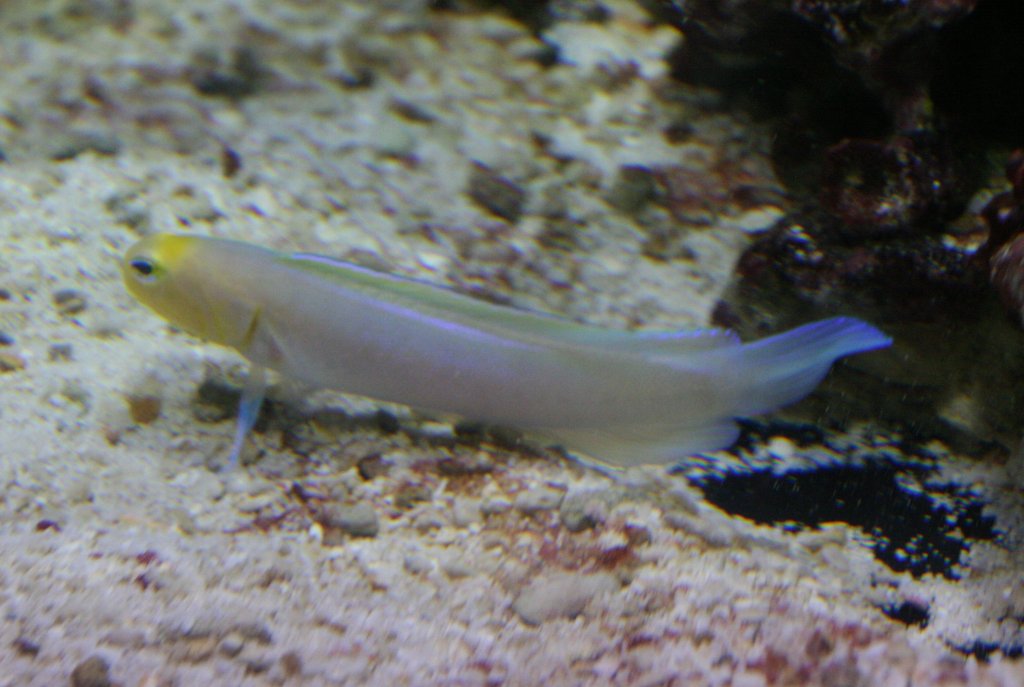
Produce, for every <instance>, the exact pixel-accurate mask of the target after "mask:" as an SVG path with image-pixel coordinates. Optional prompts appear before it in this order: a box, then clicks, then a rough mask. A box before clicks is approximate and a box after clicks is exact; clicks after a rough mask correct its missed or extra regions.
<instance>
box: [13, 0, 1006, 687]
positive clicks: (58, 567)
mask: <svg viewBox="0 0 1024 687" xmlns="http://www.w3.org/2000/svg"><path fill="white" fill-rule="evenodd" d="M424 5H425V3H422V2H415V1H412V0H407V1H406V2H387V3H373V2H367V3H363V4H360V3H355V2H344V3H335V2H312V1H306V2H298V1H296V2H279V1H271V0H267V1H262V0H252V1H251V2H242V1H235V2H230V1H228V0H221V1H219V2H209V1H205V0H204V1H199V0H182V1H181V2H175V3H167V2H160V1H158V0H139V1H138V2H134V3H131V4H128V3H120V2H113V1H111V2H106V1H104V0H98V1H96V2H56V1H54V2H46V3H39V2H29V1H28V0H25V1H23V2H18V1H11V2H5V3H4V4H3V6H2V7H0V31H2V35H3V40H2V41H0V102H2V105H3V115H4V116H3V117H2V118H0V148H2V150H3V153H4V157H5V158H6V160H5V162H3V163H2V164H0V209H2V212H0V240H2V253H0V332H2V333H3V334H4V335H5V336H6V339H5V344H4V345H3V346H2V347H0V356H2V357H0V481H2V484H3V490H2V492H0V608H2V610H3V620H2V623H0V685H60V684H73V685H104V684H119V685H126V686H127V685H130V686H135V685H182V686H186V685H262V684H289V685H299V684H302V685H306V684H309V685H364V684H372V685H539V684H546V685H577V684H579V685H647V686H652V687H653V686H655V685H676V686H681V685H723V686H724V685H732V686H734V687H758V686H760V685H795V684H801V685H804V684H806V685H834V686H839V685H844V686H853V685H864V686H868V685H870V686H872V687H874V686H878V687H883V686H890V685H891V686H893V687H896V686H904V685H908V684H912V685H914V686H915V687H917V686H922V685H1017V684H1021V683H1024V666H1022V665H1020V664H1019V663H1017V662H1016V661H1014V660H1013V659H1008V658H1006V657H1005V656H1004V654H1003V652H1001V651H999V650H998V649H999V648H1000V647H1002V648H1004V649H1006V650H1007V651H1008V652H1009V653H1011V654H1012V653H1014V652H1013V649H1012V648H1013V647H1015V646H1020V644H1021V637H1020V629H1019V622H1020V618H1021V617H1024V588H1022V587H1021V584H1020V581H1019V573H1018V572H1017V571H1019V570H1020V566H1021V564H1022V562H1024V561H1022V560H1021V556H1020V554H1019V552H1020V551H1021V548H1022V547H1021V535H1020V533H1019V532H1020V531H1022V530H1021V524H1022V523H1021V522H1020V512H1021V511H1020V495H1019V490H1018V489H1017V487H1016V484H1019V479H1018V478H1019V473H1020V466H1018V465H1016V463H1015V462H1012V461H1011V463H1010V464H1009V465H1005V466H987V465H984V464H978V463H975V462H968V461H964V460H962V459H960V458H958V457H957V456H955V455H951V454H949V453H948V452H947V451H946V450H945V449H944V447H942V446H939V445H933V446H929V447H928V456H929V458H928V460H929V461H931V463H930V464H931V465H932V467H934V468H935V469H936V470H937V471H936V472H934V473H932V476H931V477H929V480H930V481H931V482H942V481H943V480H945V481H955V482H956V483H957V484H958V485H961V486H962V487H963V489H964V490H970V491H971V493H972V494H974V495H976V496H977V497H978V499H979V500H980V501H982V502H984V503H985V509H986V510H985V512H986V514H987V515H990V516H995V518H996V519H995V523H996V525H995V526H996V528H997V529H998V532H999V533H1000V535H999V537H997V538H995V539H990V540H988V541H975V542H973V543H971V545H970V547H969V551H965V552H964V555H963V557H962V558H961V559H960V560H959V561H958V562H954V565H953V574H950V575H944V574H934V573H933V574H925V575H921V576H918V577H915V576H914V575H912V574H910V573H908V572H898V571H894V570H893V569H891V568H890V567H887V566H886V565H885V564H883V562H881V561H880V560H879V558H878V557H877V556H875V555H873V551H872V547H871V541H870V538H869V536H868V535H867V534H865V533H864V532H862V531H861V530H860V529H857V528H854V527H850V526H847V525H844V524H833V525H825V526H823V527H822V528H820V529H818V530H804V531H801V532H798V533H791V532H786V531H785V530H784V528H778V527H769V526H761V525H755V524H753V523H752V522H751V521H749V520H744V519H742V518H738V517H734V516H731V515H728V514H726V513H724V512H723V511H721V510H719V509H718V508H716V507H715V506H713V505H712V504H711V503H709V502H707V501H705V500H703V498H702V494H701V492H700V491H698V490H697V489H695V488H694V487H692V486H690V482H688V481H687V480H686V479H684V477H683V475H679V474H677V475H674V476H673V475H669V474H666V473H665V471H664V470H661V469H654V468H651V469H637V470H633V471H630V472H628V473H624V474H621V475H614V476H609V475H606V474H603V473H602V472H599V471H595V470H592V469H589V468H587V467H585V466H581V465H578V464H575V463H573V462H570V461H568V460H566V459H565V458H564V457H563V456H561V455H559V454H558V453H556V452H553V451H544V450H535V449H531V448H517V447H516V446H514V445H510V444H509V442H507V441H501V440H500V437H499V438H498V439H494V440H492V438H489V437H486V436H484V437H481V436H474V435H468V436H460V437H458V438H456V437H455V436H454V435H453V430H452V428H451V426H450V425H447V424H444V423H440V422H431V421H422V420H420V419H419V418H414V417H412V416H411V415H410V414H409V413H408V412H407V411H405V410H403V409H401V408H388V409H386V411H385V412H378V406H377V405H375V404H372V403H369V402H366V401H363V400H359V399H351V398H345V397H342V396H339V395H336V394H332V393H327V392H314V391H313V390H308V389H299V388H296V387H294V385H291V384H288V383H283V384H281V385H279V386H276V387H275V389H274V390H273V391H272V393H271V396H272V399H273V403H272V404H271V406H270V412H269V413H268V419H267V420H266V422H265V423H264V425H263V426H261V431H259V432H258V433H257V435H256V436H255V437H254V440H253V442H252V445H251V446H250V447H249V451H248V453H247V456H246V459H247V460H246V462H247V464H246V465H245V466H243V467H242V468H239V469H236V470H229V469H226V466H225V464H224V463H225V458H226V451H227V447H228V445H229V443H230V437H231V431H232V425H231V422H230V420H231V414H232V412H233V406H232V403H233V402H234V397H233V396H232V395H231V392H230V389H231V388H234V387H237V384H238V382H239V380H240V379H241V378H242V374H243V373H244V365H243V362H242V361H241V360H240V359H239V358H237V357H236V356H235V355H234V354H232V353H231V352H229V351H226V350H222V349H220V348H217V347H214V346H209V345H205V344H203V343H202V342H199V341H196V340H194V339H191V338H190V337H188V336H186V335H184V334H182V333H180V332H177V331H174V330H172V329H171V328H169V327H168V326H167V325H166V324H165V323H164V322H162V321H161V320H159V319H158V318H157V317H155V316H153V315H152V314H150V313H149V312H148V311H145V310H144V309H143V308H142V307H140V306H139V305H137V304H135V303H134V302H133V301H132V300H131V299H130V298H129V297H128V296H127V294H126V293H125V292H124V290H123V287H122V285H121V282H120V275H119V270H118V259H119V257H120V255H121V254H122V252H123V251H124V250H125V248H127V246H129V245H130V244H131V243H132V242H134V241H135V240H137V239H138V238H139V237H140V236H143V235H146V234H148V233H151V232H155V231H187V232H196V233H202V234H214V235H218V236H227V237H232V238H240V239H244V240H249V241H253V242H257V243H261V244H265V245H269V246H273V247H277V248H282V249H296V250H303V251H308V252H318V253H324V254H329V255H335V256H339V257H345V258H348V259H352V260H355V261H359V262H362V263H363V264H367V265H370V266H374V267H379V268H382V269H386V270H389V271H392V272H396V273H400V274H407V275H414V276H417V277H420V278H423V279H430V280H434V281H436V282H438V283H443V284H448V285H453V286H456V287H458V288H460V289H462V290H465V291H468V292H472V293H476V294H478V295H481V296H485V297H489V298H492V299H498V300H501V301H504V302H509V303H512V304H515V305H519V306H524V307H532V308H539V309H544V310H548V311H552V312H557V313H561V314H563V315H566V316H568V317H572V318H577V319H582V320H586V321H589V322H593V323H597V324H602V325H607V326H615V327H627V326H643V327H658V328H673V327H683V326H688V325H692V324H702V323H705V322H707V320H708V317H709V313H710V309H711V308H712V307H713V305H714V303H715V302H716V299H717V298H718V296H719V294H720V293H721V292H722V289H724V287H725V286H726V282H727V279H728V275H729V273H730V270H731V267H732V264H733V262H734V260H735V259H736V256H737V255H738V253H739V251H740V250H742V248H743V247H744V246H745V245H746V243H747V241H748V240H749V236H750V235H751V234H752V233H756V232H757V231H759V230H763V229H765V228H767V227H768V226H770V225H771V224H772V223H773V222H774V221H776V220H777V219H778V218H779V217H781V216H782V214H783V212H784V211H785V209H786V208H785V201H784V196H783V195H782V192H781V187H780V185H779V183H778V182H777V181H776V180H775V179H774V177H773V175H772V173H771V171H770V166H769V164H768V162H767V159H766V155H765V151H766V148H767V141H766V140H765V138H764V135H763V132H760V131H759V130H758V128H757V127H756V126H754V125H753V124H751V123H750V122H748V121H746V120H744V119H743V118H742V117H740V116H738V115H732V114H728V113H726V112H724V111H723V110H720V109H719V108H718V105H719V103H717V102H716V99H715V96H714V94H712V93H706V92H699V91H694V90H692V89H684V88H681V87H679V86H677V85H671V84H669V83H668V82H667V81H666V80H665V78H664V74H663V71H664V65H663V63H662V60H661V57H662V56H663V55H664V54H665V52H666V51H667V50H668V49H669V48H670V46H671V45H672V44H673V42H674V41H677V40H679V36H678V34H677V33H676V32H675V31H674V30H672V29H669V28H667V27H658V26H651V25H649V24H648V23H647V21H646V18H645V15H644V14H643V13H642V12H640V11H638V10H637V9H635V8H634V7H633V6H632V5H631V4H630V3H628V2H619V1H617V0H616V1H612V2H607V3H605V5H607V6H608V7H609V8H610V9H611V11H612V16H611V19H610V20H609V21H608V22H606V23H604V24H600V25H598V24H589V23H583V22H568V21H566V22H563V23H558V24H555V25H554V26H553V27H551V28H550V29H548V30H547V32H546V34H545V38H546V39H547V41H548V42H549V46H550V45H554V46H558V47H559V48H560V55H561V62H560V63H558V64H556V65H554V66H546V62H547V61H548V60H547V56H548V55H549V53H550V47H549V46H545V45H544V44H543V43H542V42H541V41H539V40H538V39H537V38H536V37H533V36H531V35H530V33H529V32H528V30H527V29H526V28H524V27H523V26H522V25H520V24H518V23H516V22H513V21H511V20H509V19H506V18H502V17H501V16H499V15H497V14H488V13H478V14H458V13H450V12H440V11H430V10H428V9H426V8H425V7H424ZM684 122H685V124H686V126H687V134H686V135H685V136H684V137H682V138H673V140H672V141H669V140H668V139H667V138H666V136H665V134H664V133H663V132H665V131H666V130H671V129H673V128H674V127H676V126H677V125H679V124H681V123H684ZM629 165H646V166H666V167H672V168H673V169H674V170H675V171H674V173H675V174H677V175H679V178H680V179H683V180H685V181H686V182H687V183H686V184H685V185H684V188H687V189H689V188H694V187H697V190H694V191H693V192H692V193H693V195H692V197H688V196H686V192H685V191H680V193H681V194H682V197H681V199H680V202H679V203H678V204H677V206H676V209H675V211H674V212H669V211H668V210H666V209H664V208H662V207H657V206H653V205H652V206H647V207H637V206H636V205H635V204H634V203H632V202H631V200H630V198H631V196H630V193H631V190H630V187H629V185H628V183H624V182H623V180H622V177H621V175H620V169H621V168H623V167H624V166H629ZM739 187H742V188H744V189H754V190H756V192H755V193H742V194H741V193H737V192H736V191H737V188H739ZM738 196H743V197H747V198H749V197H755V198H759V199H762V201H761V202H760V204H754V205H739V204H737V203H736V202H730V199H734V198H736V197H738ZM769 198H770V199H772V201H771V202H767V201H766V200H764V199H769ZM200 389H202V390H204V392H205V393H204V394H198V395H197V391H198V390H200ZM829 441H830V442H831V443H832V444H833V448H832V449H825V448H818V449H814V450H811V449H808V448H807V447H804V446H801V445H800V444H799V443H793V442H791V441H788V440H787V439H782V438H779V439H776V440H774V441H770V442H767V443H766V444H765V445H763V446H759V447H757V448H754V449H751V450H750V451H747V452H738V453H725V452H722V453H720V454H714V455H709V456H708V457H706V458H704V459H699V460H695V461H694V463H693V464H692V465H689V466H687V468H686V470H687V471H689V474H690V476H692V477H695V478H696V477H699V476H701V475H705V476H706V475H708V474H721V473H722V472H723V471H724V470H726V469H728V468H734V469H736V470H743V469H748V470H749V469H756V468H758V467H763V466H764V465H769V464H770V465H788V466H792V465H797V466H799V465H807V464H821V463H823V462H825V463H828V462H833V463H841V462H844V461H854V462H855V463H856V462H858V461H863V460H867V458H865V457H864V456H866V455H868V454H871V456H874V457H876V458H877V457H878V456H879V455H882V456H884V457H886V458H888V459H891V460H893V461H906V460H910V459H911V457H908V456H907V455H906V454H905V453H904V452H901V451H902V449H901V445H899V444H897V443H895V442H894V441H893V440H892V438H891V437H884V436H876V435H875V434H874V433H873V432H872V431H871V430H870V428H861V429H860V430H859V433H856V434H854V435H852V436H843V437H830V439H829ZM835 446H849V447H853V448H848V449H841V448H835ZM901 607H902V608H905V609H911V610H913V609H926V620H925V621H923V622H922V621H921V620H920V618H918V619H917V620H913V619H912V622H911V623H910V624H907V623H906V622H901V621H899V620H898V619H893V618H892V617H890V616H892V615H899V614H894V613H889V614H888V615H887V614H886V613H885V612H883V609H890V610H891V609H893V608H897V609H898V608H901ZM965 652H966V653H965ZM985 655H987V656H988V659H987V661H981V662H979V660H978V659H977V656H985ZM965 656H967V657H966V658H965Z"/></svg>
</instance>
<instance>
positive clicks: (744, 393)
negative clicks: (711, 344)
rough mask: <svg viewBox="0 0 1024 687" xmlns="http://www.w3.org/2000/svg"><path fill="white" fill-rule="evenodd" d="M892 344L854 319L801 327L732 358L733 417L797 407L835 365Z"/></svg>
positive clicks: (755, 344)
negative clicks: (733, 360) (733, 383)
mask: <svg viewBox="0 0 1024 687" xmlns="http://www.w3.org/2000/svg"><path fill="white" fill-rule="evenodd" d="M890 344H892V339H891V338H890V337H888V336H887V335H885V334H884V333H883V332H881V331H879V330H878V329H876V328H875V327H873V326H871V325H870V324H868V323H867V322H862V321H861V320H858V319H856V318H853V317H833V318H831V319H827V320H820V321H818V322H812V323H810V324H805V325H803V326H802V327H797V328H796V329H791V330H789V331H787V332H783V333H781V334H776V335H775V336H770V337H768V338H766V339H761V340H760V341H754V342H752V343H749V344H745V345H743V346H741V347H740V348H739V350H738V351H737V353H739V355H738V356H737V361H736V362H737V364H736V366H735V367H734V368H733V369H734V372H735V373H736V377H735V379H736V382H735V383H736V390H737V393H736V396H735V400H736V406H735V414H736V415H756V414H759V413H766V412H769V411H772V410H775V409H776V408H781V407H782V406H785V405H788V404H790V403H794V402H796V401H799V400H800V399H801V398H803V397H804V396H806V395H808V394H809V393H811V391H813V390H814V388H815V387H816V386H817V385H818V383H819V382H821V380H822V379H823V378H824V377H825V375H826V374H828V371H829V368H831V367H832V363H834V362H835V361H836V360H837V359H839V358H842V357H843V356H847V355H851V354H853V353H863V352H866V351H873V350H875V349H879V348H885V347H887V346H889V345H890Z"/></svg>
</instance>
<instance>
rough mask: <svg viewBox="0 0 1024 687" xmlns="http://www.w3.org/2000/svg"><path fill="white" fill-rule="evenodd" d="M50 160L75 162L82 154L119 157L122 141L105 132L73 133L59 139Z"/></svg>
mask: <svg viewBox="0 0 1024 687" xmlns="http://www.w3.org/2000/svg"><path fill="white" fill-rule="evenodd" d="M52 150H53V152H52V153H50V158H51V159H53V160H57V161H63V160H73V159H74V158H76V157H78V156H79V155H81V154H82V153H86V152H90V151H91V152H94V153H96V154H98V155H117V153H118V152H119V151H120V150H121V141H120V140H119V139H118V138H117V136H115V135H114V134H112V133H108V132H105V131H72V132H69V133H67V134H64V135H63V136H61V137H59V138H58V140H57V144H56V145H55V146H54V147H53V149H52Z"/></svg>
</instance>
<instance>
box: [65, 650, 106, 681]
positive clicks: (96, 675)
mask: <svg viewBox="0 0 1024 687" xmlns="http://www.w3.org/2000/svg"><path fill="white" fill-rule="evenodd" d="M112 684H113V683H112V682H111V681H110V665H109V664H108V663H107V662H106V660H104V659H103V658H101V657H100V656H92V657H90V658H87V659H85V660H84V661H82V662H81V663H79V664H78V665H77V666H75V669H74V670H73V671H71V687H111V685H112Z"/></svg>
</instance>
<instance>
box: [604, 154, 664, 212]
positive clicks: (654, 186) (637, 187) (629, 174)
mask: <svg viewBox="0 0 1024 687" xmlns="http://www.w3.org/2000/svg"><path fill="white" fill-rule="evenodd" d="M657 194H658V183H657V181H656V180H655V178H654V175H653V173H652V172H651V170H650V169H648V168H646V167H643V166H640V165H623V166H622V167H620V168H619V172H618V176H617V177H616V178H615V182H614V183H613V184H612V187H611V189H610V190H609V192H608V203H609V204H610V205H611V206H612V207H614V208H615V209H617V210H619V211H621V212H623V213H625V214H627V215H633V214H636V213H637V212H639V211H641V210H643V209H644V207H646V206H647V205H648V204H649V203H650V202H651V201H652V200H654V199H655V197H656V196H657Z"/></svg>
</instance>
